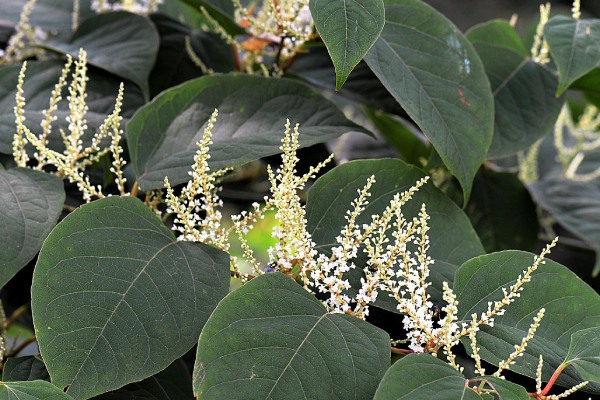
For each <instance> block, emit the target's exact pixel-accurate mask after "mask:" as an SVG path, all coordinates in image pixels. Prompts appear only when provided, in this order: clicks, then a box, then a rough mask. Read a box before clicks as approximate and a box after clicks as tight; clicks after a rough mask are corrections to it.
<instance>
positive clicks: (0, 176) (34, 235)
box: [0, 168, 65, 288]
mask: <svg viewBox="0 0 600 400" xmlns="http://www.w3.org/2000/svg"><path fill="white" fill-rule="evenodd" d="M64 201H65V191H64V189H63V183H62V181H61V179H60V178H58V177H56V176H54V175H50V174H45V173H43V172H39V171H33V170H30V169H26V168H15V169H9V170H0V220H1V221H2V224H0V237H2V238H3V239H2V240H3V245H2V246H0V288H2V287H3V286H4V285H5V284H6V283H7V282H8V281H9V280H10V279H11V278H12V277H13V276H14V275H15V274H16V273H17V272H18V271H19V270H20V269H21V268H23V267H24V266H25V265H27V263H28V262H29V261H31V260H32V259H33V257H35V255H36V254H37V252H38V251H39V250H40V248H41V247H42V243H43V242H44V239H46V236H48V234H49V233H50V231H51V230H52V228H54V225H55V224H56V221H58V217H59V216H60V213H61V211H62V207H63V203H64Z"/></svg>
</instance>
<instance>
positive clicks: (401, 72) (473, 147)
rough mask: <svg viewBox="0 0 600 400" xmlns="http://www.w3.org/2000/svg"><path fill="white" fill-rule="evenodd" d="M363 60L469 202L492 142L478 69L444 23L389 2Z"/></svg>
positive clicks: (401, 1) (397, 0) (404, 1)
mask: <svg viewBox="0 0 600 400" xmlns="http://www.w3.org/2000/svg"><path fill="white" fill-rule="evenodd" d="M365 61H366V62H367V64H368V65H369V67H370V68H371V69H372V70H373V72H375V75H377V77H378V78H379V79H380V80H381V82H382V83H383V85H384V86H385V87H386V88H387V89H388V91H389V92H390V93H391V94H392V95H393V96H394V98H395V99H396V100H397V101H398V102H399V103H400V105H401V106H402V107H403V108H404V110H406V112H407V113H408V115H410V117H411V118H412V119H413V120H414V121H415V123H416V124H417V125H419V127H420V128H421V130H422V131H423V133H424V134H425V136H427V138H428V139H429V140H430V141H431V143H432V144H433V146H434V147H435V149H436V150H437V152H438V153H439V154H440V156H441V158H442V160H443V161H444V163H445V164H446V166H447V167H448V169H449V170H450V172H452V174H453V175H454V176H456V178H457V179H458V181H459V182H460V185H461V187H462V189H463V193H464V198H465V200H466V199H468V198H469V195H470V192H471V185H472V181H473V177H474V176H475V173H476V172H477V170H478V169H479V166H480V165H481V163H482V162H483V161H484V159H485V158H486V155H487V152H488V148H489V146H490V142H491V139H492V132H493V121H494V108H493V107H494V105H493V98H492V92H491V90H490V86H489V82H488V80H487V78H486V76H485V71H484V69H483V65H482V64H481V61H480V59H479V57H478V56H477V53H476V52H475V50H474V49H473V47H472V45H471V44H470V43H469V41H468V40H467V39H466V38H465V37H464V36H463V35H462V34H461V33H460V31H459V30H458V28H456V27H455V26H454V25H453V24H452V23H451V22H450V21H449V20H447V19H446V18H445V17H444V16H442V15H441V14H439V13H437V12H436V11H435V10H433V9H432V8H431V7H429V6H428V5H426V4H424V3H422V2H420V1H417V0H386V1H385V26H384V28H383V31H382V32H381V35H380V36H379V39H377V41H376V42H375V44H374V45H373V47H371V49H370V50H369V52H368V53H367V56H366V57H365Z"/></svg>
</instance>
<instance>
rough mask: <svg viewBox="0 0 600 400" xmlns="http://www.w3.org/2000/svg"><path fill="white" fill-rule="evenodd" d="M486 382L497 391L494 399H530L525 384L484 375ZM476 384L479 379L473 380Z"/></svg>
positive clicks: (483, 378) (483, 379)
mask: <svg viewBox="0 0 600 400" xmlns="http://www.w3.org/2000/svg"><path fill="white" fill-rule="evenodd" d="M481 380H482V381H485V382H486V385H487V386H488V387H489V388H491V389H493V390H494V391H495V392H496V393H495V395H496V397H494V399H497V400H530V399H531V397H529V394H528V393H527V390H525V388H524V387H523V386H520V385H517V384H515V383H512V382H510V381H507V380H505V379H501V378H497V377H495V376H484V377H482V378H481ZM471 382H472V383H473V384H474V383H476V382H477V380H471ZM486 389H487V388H486Z"/></svg>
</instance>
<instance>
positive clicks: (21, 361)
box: [2, 356, 50, 382]
mask: <svg viewBox="0 0 600 400" xmlns="http://www.w3.org/2000/svg"><path fill="white" fill-rule="evenodd" d="M35 380H44V381H50V375H48V370H46V366H45V365H44V361H42V359H41V358H40V357H38V356H25V357H9V358H7V359H6V362H5V363H4V368H2V381H4V382H16V381H35Z"/></svg>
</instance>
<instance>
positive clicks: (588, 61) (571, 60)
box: [544, 15, 600, 96]
mask: <svg viewBox="0 0 600 400" xmlns="http://www.w3.org/2000/svg"><path fill="white" fill-rule="evenodd" d="M544 38H545V39H546V41H547V42H548V45H549V46H550V53H551V54H552V58H553V59H554V62H556V66H557V67H558V75H559V83H558V88H557V90H556V95H557V96H558V95H560V94H562V93H563V92H564V91H565V90H567V89H568V88H569V85H571V83H573V82H574V81H575V80H576V79H577V78H579V77H581V76H583V75H585V74H586V73H588V72H590V71H591V70H593V69H594V68H596V67H598V66H600V20H598V19H579V20H574V19H573V18H571V17H566V16H564V15H557V16H555V17H552V18H550V20H549V21H548V22H547V23H546V25H544Z"/></svg>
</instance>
